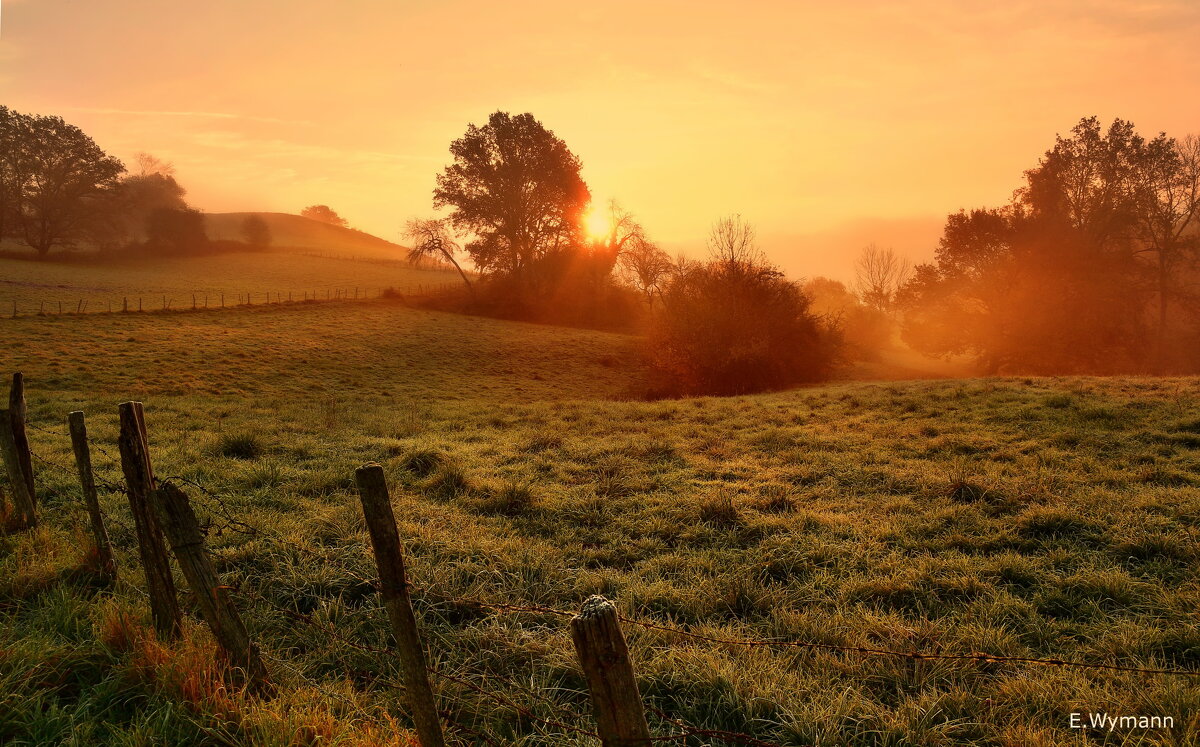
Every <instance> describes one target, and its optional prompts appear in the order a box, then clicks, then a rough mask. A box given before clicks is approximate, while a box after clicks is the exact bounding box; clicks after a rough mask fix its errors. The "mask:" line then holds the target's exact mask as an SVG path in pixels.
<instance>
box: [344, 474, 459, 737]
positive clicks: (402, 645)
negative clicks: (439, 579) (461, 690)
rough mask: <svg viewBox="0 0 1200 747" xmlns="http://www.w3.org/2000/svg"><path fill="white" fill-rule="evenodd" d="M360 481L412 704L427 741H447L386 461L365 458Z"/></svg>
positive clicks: (357, 479) (383, 592)
mask: <svg viewBox="0 0 1200 747" xmlns="http://www.w3.org/2000/svg"><path fill="white" fill-rule="evenodd" d="M354 479H355V482H357V483H358V494H359V497H360V498H361V500H362V507H363V516H364V517H365V518H366V520H367V531H369V532H370V534H371V547H372V549H374V551H375V565H376V566H378V567H379V587H380V594H381V595H382V596H383V604H384V606H385V607H386V608H387V612H388V617H389V618H390V619H391V621H392V632H393V633H394V634H395V636H396V648H397V649H399V654H400V665H401V667H402V669H403V673H404V687H405V690H406V691H407V696H408V705H409V708H411V709H412V717H413V722H414V723H415V724H416V726H417V735H418V736H419V737H420V739H421V745H422V747H442V745H444V744H445V741H444V740H443V738H442V722H441V721H440V720H439V719H438V713H437V705H436V704H435V703H434V700H433V689H432V688H431V687H430V686H429V677H428V675H427V674H426V672H425V651H424V650H423V649H422V647H421V635H420V633H419V632H418V631H417V618H416V616H415V615H414V614H413V609H412V601H411V600H410V599H409V596H408V580H407V579H406V578H405V573H404V556H403V554H402V552H401V548H400V533H399V532H398V531H397V529H396V519H395V516H393V514H392V500H391V497H390V496H389V495H388V489H387V481H386V480H385V479H384V476H383V467H381V466H379V465H378V464H364V465H363V466H361V467H359V468H358V469H357V470H355V472H354Z"/></svg>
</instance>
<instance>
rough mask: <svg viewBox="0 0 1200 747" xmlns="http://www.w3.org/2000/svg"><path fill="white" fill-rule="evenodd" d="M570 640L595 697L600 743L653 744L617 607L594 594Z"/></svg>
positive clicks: (574, 622) (607, 746) (613, 746)
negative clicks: (573, 644)
mask: <svg viewBox="0 0 1200 747" xmlns="http://www.w3.org/2000/svg"><path fill="white" fill-rule="evenodd" d="M571 640H572V641H574V643H575V654H576V655H577V656H578V657H579V663H580V665H581V666H582V667H583V674H584V677H585V678H586V679H587V685H588V692H589V693H591V696H592V710H593V711H594V712H595V714H596V726H597V727H598V730H599V733H600V742H601V744H603V745H604V747H631V746H632V745H646V744H649V743H650V727H649V726H648V725H647V724H646V712H645V709H644V708H643V706H642V696H641V693H640V692H639V691H638V684H637V677H635V676H634V674H633V664H632V662H630V660H629V647H628V646H626V645H625V636H624V635H623V634H622V633H621V624H620V621H619V620H618V619H617V608H616V607H614V606H613V603H612V602H610V601H608V600H607V599H605V598H604V597H601V596H593V597H590V598H589V599H588V600H587V601H586V602H584V603H583V608H582V609H581V610H580V611H579V614H578V615H576V616H575V617H573V618H571Z"/></svg>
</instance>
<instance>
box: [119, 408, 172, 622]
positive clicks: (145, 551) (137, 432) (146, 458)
mask: <svg viewBox="0 0 1200 747" xmlns="http://www.w3.org/2000/svg"><path fill="white" fill-rule="evenodd" d="M117 409H118V411H119V412H120V414H121V435H120V438H119V439H118V441H117V444H118V446H119V447H120V451H121V470H122V471H123V472H124V473H125V486H126V488H127V490H128V493H129V508H130V510H131V511H132V512H133V523H134V527H135V528H136V530H137V536H138V552H139V553H140V555H141V558H142V567H143V568H145V570H146V586H147V588H148V590H149V592H150V611H151V613H152V614H153V616H154V628H155V630H157V631H158V634H159V635H160V636H162V637H163V638H174V637H176V636H177V635H178V634H179V630H180V627H181V622H180V615H179V600H177V599H176V598H175V579H174V578H172V577H171V565H170V563H169V562H168V560H167V549H166V547H164V546H163V536H162V529H161V528H160V527H159V525H158V518H157V517H156V516H155V515H154V509H153V508H152V507H151V504H150V501H151V497H150V493H151V492H152V491H153V490H154V488H155V484H154V471H153V469H151V467H150V451H149V447H148V446H147V442H146V420H145V414H144V412H143V411H142V403H141V402H122V403H121V404H120V405H118V408H117Z"/></svg>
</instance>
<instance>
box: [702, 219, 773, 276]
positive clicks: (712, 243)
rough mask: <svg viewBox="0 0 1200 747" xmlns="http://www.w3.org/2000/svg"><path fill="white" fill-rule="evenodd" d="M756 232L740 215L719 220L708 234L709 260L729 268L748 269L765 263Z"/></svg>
mask: <svg viewBox="0 0 1200 747" xmlns="http://www.w3.org/2000/svg"><path fill="white" fill-rule="evenodd" d="M757 239H758V232H757V231H755V230H754V226H752V225H750V224H749V223H748V222H746V220H745V219H744V218H742V216H741V215H740V214H736V213H735V214H733V215H729V216H726V217H724V218H721V219H720V220H718V221H717V222H716V223H714V224H713V225H712V228H711V229H709V232H708V254H709V259H711V260H712V261H714V262H718V263H721V264H724V265H727V266H729V267H730V268H738V267H741V268H744V269H750V268H753V267H755V266H758V265H764V264H765V263H766V257H765V256H764V255H763V253H762V250H760V249H759V248H758V243H757Z"/></svg>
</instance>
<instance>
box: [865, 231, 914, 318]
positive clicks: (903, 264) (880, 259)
mask: <svg viewBox="0 0 1200 747" xmlns="http://www.w3.org/2000/svg"><path fill="white" fill-rule="evenodd" d="M854 275H855V281H854V285H855V290H857V291H858V296H859V298H861V299H862V301H863V303H864V304H866V305H867V306H870V307H871V308H873V309H875V310H876V311H879V312H883V313H887V312H890V311H891V310H892V305H893V303H894V302H895V300H896V293H897V292H898V291H899V290H900V288H902V287H903V286H904V284H905V283H907V282H908V279H909V277H910V276H911V275H912V265H911V264H910V263H909V261H908V260H907V259H904V258H903V257H900V256H898V255H897V254H896V252H895V250H893V249H892V248H890V247H889V248H887V249H881V248H880V247H878V246H876V245H875V244H869V245H867V246H865V247H863V250H862V252H861V253H860V254H859V255H858V260H857V261H856V262H855V263H854Z"/></svg>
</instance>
